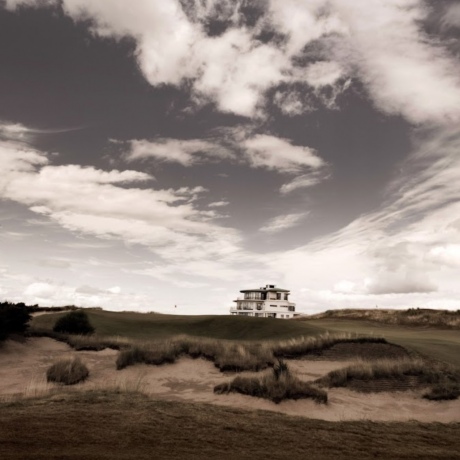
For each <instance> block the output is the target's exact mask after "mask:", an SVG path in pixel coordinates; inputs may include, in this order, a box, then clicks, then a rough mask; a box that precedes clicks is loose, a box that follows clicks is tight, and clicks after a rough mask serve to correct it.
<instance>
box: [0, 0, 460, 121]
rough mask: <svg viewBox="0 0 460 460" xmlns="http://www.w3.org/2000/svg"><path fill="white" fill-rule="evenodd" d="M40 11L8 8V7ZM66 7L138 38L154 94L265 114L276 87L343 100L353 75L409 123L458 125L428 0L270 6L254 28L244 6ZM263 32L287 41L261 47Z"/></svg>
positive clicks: (76, 3)
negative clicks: (179, 93) (165, 90)
mask: <svg viewBox="0 0 460 460" xmlns="http://www.w3.org/2000/svg"><path fill="white" fill-rule="evenodd" d="M50 3H51V2H50V1H49V2H46V4H50ZM55 3H57V2H55ZM41 4H43V3H41V2H39V1H38V0H36V1H35V2H34V1H32V0H14V1H13V0H9V1H8V2H7V7H8V8H10V9H13V8H14V7H15V6H17V5H28V6H39V5H41ZM60 4H61V5H62V8H63V11H64V12H65V14H67V15H69V16H70V17H72V18H73V19H74V20H87V19H89V20H90V21H89V22H88V24H90V27H91V30H92V32H93V33H94V34H95V35H99V36H102V37H115V38H119V37H123V36H129V37H132V38H133V39H134V40H135V42H136V46H137V49H136V57H137V60H138V63H139V67H140V69H141V71H142V72H143V74H144V76H145V78H146V79H147V80H148V81H149V82H150V83H151V84H152V85H153V86H159V85H163V84H170V85H175V86H181V85H183V84H184V82H187V83H188V84H190V87H191V89H192V90H193V92H194V94H195V97H196V98H197V99H198V100H204V101H211V102H214V103H215V104H216V106H217V108H218V109H219V110H221V111H223V112H231V113H234V114H237V115H242V116H245V117H257V116H261V115H262V116H265V115H266V113H265V103H266V101H265V97H266V93H267V91H268V90H269V89H272V88H276V87H277V86H279V85H280V84H291V83H295V82H297V83H301V84H303V85H305V89H306V90H308V89H313V90H314V91H315V92H318V91H320V90H321V88H324V87H332V88H333V93H334V94H335V95H337V92H341V91H343V90H345V89H346V86H343V85H342V82H343V81H344V80H346V79H348V78H349V77H352V78H356V79H359V80H360V81H362V82H363V83H364V84H365V86H366V87H367V90H368V92H369V95H370V96H371V98H372V100H373V102H374V104H375V105H376V106H377V107H378V108H379V109H380V110H382V111H384V112H386V113H388V114H392V115H402V116H404V117H405V118H406V119H407V120H409V121H410V122H412V123H425V122H428V123H432V122H436V123H440V122H441V123H444V122H451V121H458V119H459V117H460V108H459V107H460V81H459V80H460V77H459V74H460V72H459V64H458V62H456V60H455V58H454V57H453V56H450V55H449V54H448V52H447V51H446V49H444V48H443V47H442V45H440V44H439V42H438V41H437V40H436V38H430V37H429V36H428V35H427V34H426V33H425V31H424V30H423V21H424V20H425V19H426V17H427V14H428V13H427V11H428V9H427V8H426V7H425V3H424V2H423V1H422V0H392V1H391V2H389V1H387V0H353V1H343V0H313V1H309V2H304V1H299V0H286V1H283V2H279V1H278V0H270V1H268V2H266V3H260V5H259V6H260V7H261V12H259V18H258V20H257V21H256V24H255V25H254V26H252V27H248V26H247V21H245V20H244V12H243V9H242V8H240V5H241V4H240V2H236V3H233V4H232V3H231V2H230V3H229V2H228V1H225V2H222V1H207V2H205V3H202V2H194V3H193V4H187V7H186V8H185V9H184V8H183V7H182V3H181V2H180V1H179V0H169V1H167V2H160V1H153V2H152V1H150V0H138V1H136V3H135V5H134V6H132V7H130V8H129V10H128V9H127V8H126V7H125V3H124V2H123V1H122V0H107V1H104V2H94V1H92V0H62V2H60ZM263 5H264V6H265V8H264V7H263ZM448 13H449V14H448V15H447V13H446V16H445V17H448V18H450V19H444V21H445V23H446V24H447V23H448V21H449V20H450V21H451V22H453V23H455V24H456V22H455V21H456V19H455V18H456V17H457V8H456V7H455V5H453V6H451V7H450V8H449V12H448ZM222 17H224V18H225V20H226V21H227V23H228V27H227V29H225V30H224V31H223V32H222V33H221V34H219V35H212V36H210V35H208V33H207V25H208V24H209V23H210V22H212V21H215V20H216V19H220V18H222ZM266 30H271V31H273V32H275V34H276V36H277V37H278V38H279V37H282V38H283V40H278V41H276V40H265V41H263V40H260V38H259V37H260V34H261V32H263V31H266ZM306 50H308V52H306ZM308 53H310V54H308ZM334 99H335V98H334ZM323 102H325V103H326V106H330V104H331V101H328V100H325V101H323ZM291 106H292V104H291ZM290 110H291V111H292V110H295V111H299V110H300V109H299V108H297V107H296V108H295V109H292V108H291V109H290Z"/></svg>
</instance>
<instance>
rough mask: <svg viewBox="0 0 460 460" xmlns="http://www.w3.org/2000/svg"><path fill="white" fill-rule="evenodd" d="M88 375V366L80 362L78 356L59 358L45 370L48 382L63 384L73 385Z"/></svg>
mask: <svg viewBox="0 0 460 460" xmlns="http://www.w3.org/2000/svg"><path fill="white" fill-rule="evenodd" d="M88 375H89V371H88V368H87V367H86V366H85V365H84V364H83V363H82V362H81V360H80V358H73V359H61V360H60V361H57V362H56V363H54V364H53V365H52V366H51V367H50V368H49V369H48V370H47V371H46V379H47V381H48V382H56V383H62V384H64V385H74V384H76V383H79V382H82V381H84V380H85V379H86V378H87V377H88Z"/></svg>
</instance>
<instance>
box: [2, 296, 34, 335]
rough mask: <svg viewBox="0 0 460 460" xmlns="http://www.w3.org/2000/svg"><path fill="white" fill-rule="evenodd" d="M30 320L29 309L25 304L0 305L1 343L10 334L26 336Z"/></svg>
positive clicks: (8, 303) (5, 303)
mask: <svg viewBox="0 0 460 460" xmlns="http://www.w3.org/2000/svg"><path fill="white" fill-rule="evenodd" d="M29 320H30V313H29V311H28V307H27V306H26V305H25V304H23V303H18V304H14V303H10V302H2V303H0V341H1V340H6V339H7V338H8V336H9V335H10V334H24V332H25V331H26V330H27V327H28V325H27V323H28V322H29Z"/></svg>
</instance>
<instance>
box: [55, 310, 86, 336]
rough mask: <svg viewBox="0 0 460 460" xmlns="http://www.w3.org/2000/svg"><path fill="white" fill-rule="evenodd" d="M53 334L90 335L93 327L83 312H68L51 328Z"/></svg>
mask: <svg viewBox="0 0 460 460" xmlns="http://www.w3.org/2000/svg"><path fill="white" fill-rule="evenodd" d="M53 331H54V332H61V333H65V334H81V335H86V334H92V333H93V332H94V327H93V326H92V325H91V323H90V322H89V319H88V315H87V314H86V313H85V312H84V311H83V310H76V311H70V312H69V313H67V314H66V315H64V316H62V317H60V318H59V319H58V320H57V321H56V324H55V325H54V327H53Z"/></svg>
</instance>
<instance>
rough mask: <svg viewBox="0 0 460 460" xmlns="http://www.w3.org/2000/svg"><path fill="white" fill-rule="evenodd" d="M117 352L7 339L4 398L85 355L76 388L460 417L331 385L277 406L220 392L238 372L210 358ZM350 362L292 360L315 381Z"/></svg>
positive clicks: (406, 395)
mask: <svg viewBox="0 0 460 460" xmlns="http://www.w3.org/2000/svg"><path fill="white" fill-rule="evenodd" d="M116 355H117V352H116V351H114V350H108V349H107V350H103V351H100V352H94V351H81V352H76V351H74V350H72V349H71V348H70V347H69V346H68V345H66V344H63V343H61V342H57V341H55V340H52V339H49V338H31V339H29V340H28V341H27V342H25V343H18V342H13V341H7V342H6V343H5V344H4V345H3V346H2V348H0V396H6V395H12V394H17V393H25V394H26V395H34V394H40V392H43V391H47V390H48V389H50V388H54V385H53V384H47V383H46V380H45V373H46V369H47V368H48V367H49V366H50V365H51V364H52V363H53V362H55V361H56V360H58V359H60V358H64V357H70V356H79V357H80V358H81V359H82V360H83V361H84V362H85V363H86V364H87V366H88V368H89V370H90V377H89V378H88V380H87V381H86V382H84V383H82V384H79V385H76V386H75V388H77V389H80V390H84V389H90V388H96V389H98V388H108V387H112V388H113V387H117V388H121V389H137V390H140V391H142V392H143V393H146V394H148V395H151V396H152V397H155V398H162V399H168V400H182V401H195V402H206V403H211V404H217V405H224V406H232V407H241V408H246V409H263V410H270V411H276V412H281V413H285V414H291V415H300V416H305V417H309V418H317V419H322V420H331V421H340V420H363V419H369V420H375V421H405V420H419V421H423V422H434V421H436V422H453V421H457V422H458V421H460V400H457V401H449V402H431V401H427V400H424V399H422V398H421V396H420V393H416V392H410V391H407V392H395V393H378V394H362V393H356V392H352V391H350V390H346V389H331V390H329V392H328V393H329V403H328V404H327V405H319V404H316V403H314V402H313V401H310V400H299V401H284V402H282V403H281V404H274V403H272V402H270V401H266V400H263V399H260V398H253V397H250V396H243V395H237V394H230V395H215V394H214V393H213V388H214V386H215V385H217V384H218V383H221V382H224V381H227V380H230V379H231V378H233V377H234V374H226V373H222V372H220V371H219V370H218V369H217V368H216V367H215V366H214V365H213V364H212V363H211V362H209V361H205V360H203V359H196V360H193V359H191V358H188V357H184V358H181V359H180V360H179V361H178V362H177V363H176V364H172V365H163V366H147V365H136V366H131V367H128V368H126V369H123V370H121V371H117V370H116V369H115V359H116ZM349 363H350V362H349V361H343V360H342V361H290V362H289V366H290V367H291V369H292V370H293V371H294V372H295V373H296V374H297V375H298V376H299V377H300V378H301V379H304V380H312V379H316V378H318V377H320V376H322V375H324V374H326V373H327V372H330V371H331V370H333V369H337V368H340V367H343V366H346V365H348V364H349ZM242 374H244V375H250V374H251V373H242Z"/></svg>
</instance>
